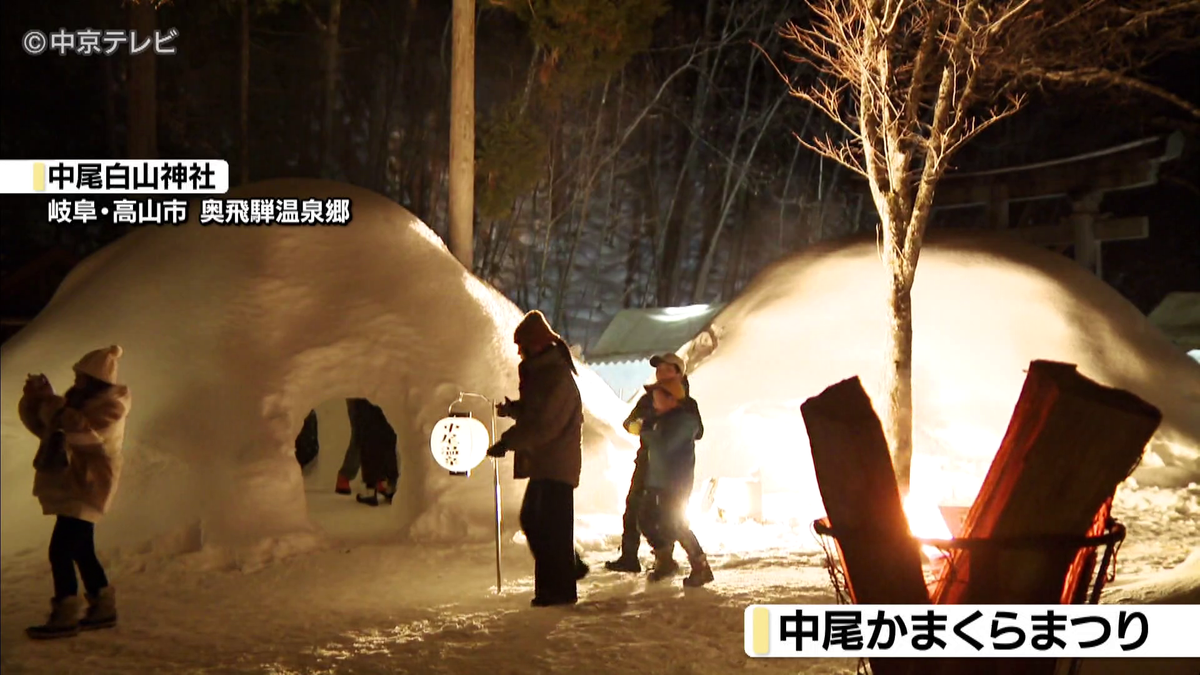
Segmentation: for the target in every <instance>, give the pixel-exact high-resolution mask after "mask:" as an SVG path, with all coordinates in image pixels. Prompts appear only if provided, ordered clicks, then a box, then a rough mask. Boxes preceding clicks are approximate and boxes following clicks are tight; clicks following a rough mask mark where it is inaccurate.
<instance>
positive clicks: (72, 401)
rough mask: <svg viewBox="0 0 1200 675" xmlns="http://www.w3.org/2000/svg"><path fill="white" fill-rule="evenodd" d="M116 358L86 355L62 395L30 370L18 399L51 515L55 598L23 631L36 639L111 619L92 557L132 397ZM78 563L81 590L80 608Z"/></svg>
mask: <svg viewBox="0 0 1200 675" xmlns="http://www.w3.org/2000/svg"><path fill="white" fill-rule="evenodd" d="M120 358H121V348H120V347H118V346H116V345H113V346H111V347H107V348H104V349H97V350H95V351H92V352H89V353H87V354H85V355H84V357H83V358H82V359H80V360H79V362H78V363H76V364H75V367H74V370H75V384H74V386H72V387H71V388H70V389H68V390H67V391H66V393H65V394H64V395H62V396H59V395H58V394H56V393H55V392H54V388H53V387H52V386H51V385H50V381H49V380H48V379H46V377H45V376H44V375H30V376H29V379H27V380H26V382H25V390H24V394H23V395H22V396H21V401H20V403H19V404H18V406H19V413H20V416H21V421H22V422H23V423H24V424H25V427H26V428H27V429H29V431H30V433H32V434H33V435H35V436H37V437H38V438H39V439H40V441H41V444H40V446H39V448H38V452H37V456H36V457H34V460H33V465H34V470H35V473H34V479H33V494H34V496H35V497H37V498H38V501H39V502H41V505H42V513H44V514H45V515H48V516H56V520H55V524H54V533H53V534H52V535H51V537H50V569H51V573H52V574H53V577H54V598H53V599H51V611H50V617H49V619H47V621H46V623H44V624H42V625H40V626H32V627H30V628H28V629H26V633H27V634H28V635H29V637H31V638H34V639H48V638H58V637H70V636H72V635H77V634H78V633H79V631H80V630H91V629H97V628H109V627H112V626H114V625H116V622H117V608H116V596H115V595H114V592H113V588H112V587H111V586H110V585H109V584H108V577H107V576H106V575H105V573H104V568H103V566H101V565H100V561H99V560H98V559H97V558H96V547H95V539H94V536H95V526H96V523H98V522H99V521H100V520H101V519H102V518H103V516H104V514H105V513H107V512H108V508H109V506H110V505H111V504H112V499H113V496H114V495H115V494H116V491H117V483H118V479H119V478H120V475H121V446H122V443H123V441H124V437H125V418H126V416H127V415H128V413H129V406H130V395H129V388H128V387H125V386H123V385H120V384H117V383H116V381H117V362H118V359H120ZM76 566H78V567H79V575H80V576H81V577H82V578H83V585H84V590H85V591H86V592H87V596H86V600H87V610H86V612H84V609H83V601H82V600H81V599H80V598H79V583H78V580H77V579H76V576H75V568H76ZM81 614H82V615H83V616H82V617H81V616H80V615H81Z"/></svg>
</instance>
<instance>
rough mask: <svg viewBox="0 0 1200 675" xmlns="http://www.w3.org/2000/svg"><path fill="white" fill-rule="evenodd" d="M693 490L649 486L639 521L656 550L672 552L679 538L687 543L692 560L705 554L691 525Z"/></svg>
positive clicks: (657, 552)
mask: <svg viewBox="0 0 1200 675" xmlns="http://www.w3.org/2000/svg"><path fill="white" fill-rule="evenodd" d="M688 497H690V493H687V492H683V491H681V490H679V491H668V490H656V489H653V488H651V489H647V490H646V492H645V496H644V497H643V498H642V505H641V506H642V508H641V513H640V514H639V518H638V524H639V525H640V526H641V528H642V532H644V533H645V534H646V541H648V542H650V547H651V548H653V549H654V552H655V554H656V555H657V554H668V553H670V552H671V551H673V550H674V548H675V542H679V545H680V546H681V547H683V550H684V551H685V552H686V553H687V556H688V560H689V561H691V562H695V561H696V560H698V559H699V558H700V556H702V555H704V550H703V549H702V548H700V540H698V539H696V535H695V533H693V532H692V529H691V527H689V526H688V521H687V505H688Z"/></svg>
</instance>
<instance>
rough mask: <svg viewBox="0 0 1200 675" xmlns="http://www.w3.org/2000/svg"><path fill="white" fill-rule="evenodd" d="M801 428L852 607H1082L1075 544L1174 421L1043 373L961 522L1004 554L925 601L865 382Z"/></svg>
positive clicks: (970, 668) (1062, 368)
mask: <svg viewBox="0 0 1200 675" xmlns="http://www.w3.org/2000/svg"><path fill="white" fill-rule="evenodd" d="M801 414H802V415H803V416H804V422H805V425H806V427H807V429H808V434H809V440H810V445H811V448H812V454H813V465H814V467H815V469H816V476H817V483H818V485H819V486H820V490H821V497H822V499H823V500H824V502H825V507H826V512H827V514H828V516H827V520H828V522H829V524H830V526H831V528H832V530H833V532H834V534H835V537H836V538H837V541H838V545H839V551H840V556H841V564H842V567H843V570H844V572H845V575H846V578H847V580H848V585H849V587H850V588H849V590H850V597H851V600H852V601H853V602H856V603H860V604H922V603H928V602H930V601H931V600H932V601H933V602H934V603H938V604H1053V603H1065V602H1079V601H1081V600H1082V599H1083V598H1084V597H1085V594H1086V593H1087V590H1088V589H1087V585H1088V583H1087V582H1088V580H1089V579H1090V578H1091V576H1092V574H1093V571H1094V569H1095V566H1096V553H1095V549H1094V548H1091V549H1082V550H1081V548H1080V547H1078V545H1077V542H1078V540H1079V539H1080V538H1083V537H1086V536H1095V535H1098V534H1100V533H1102V532H1103V531H1104V528H1105V524H1106V522H1107V520H1108V517H1109V511H1110V509H1111V504H1112V497H1113V494H1114V493H1115V492H1116V488H1117V486H1118V485H1119V484H1120V483H1121V482H1122V481H1123V480H1125V478H1126V477H1128V475H1129V474H1130V472H1132V470H1133V468H1134V467H1135V466H1136V465H1137V463H1138V461H1140V459H1141V457H1142V454H1143V452H1144V450H1145V447H1146V444H1147V443H1148V442H1149V440H1150V438H1151V436H1153V434H1154V432H1155V430H1156V429H1157V428H1158V425H1159V423H1160V422H1161V420H1162V415H1161V413H1160V412H1159V411H1158V410H1157V409H1156V408H1155V407H1154V406H1152V405H1150V404H1149V403H1146V402H1145V401H1143V400H1141V399H1140V398H1138V397H1137V396H1135V395H1133V394H1131V393H1129V392H1126V391H1121V390H1118V389H1113V388H1109V387H1105V386H1102V385H1100V384H1098V383H1096V382H1094V381H1092V380H1090V379H1088V378H1086V377H1084V376H1083V375H1081V374H1080V373H1079V372H1078V371H1077V369H1076V367H1075V366H1073V365H1070V364H1064V363H1055V362H1050V361H1034V362H1033V363H1032V364H1030V367H1029V372H1028V376H1027V378H1026V381H1025V386H1024V388H1023V389H1022V391H1021V396H1020V399H1019V400H1018V402H1017V405H1016V409H1015V410H1014V413H1013V416H1012V420H1011V422H1010V423H1009V428H1008V430H1007V432H1006V434H1005V436H1004V440H1003V441H1002V442H1001V445H1000V449H999V451H998V452H997V454H996V458H995V459H994V460H993V462H992V465H991V469H990V470H989V472H988V475H987V478H986V479H985V480H984V483H983V486H982V488H981V489H980V491H979V495H978V497H977V498H976V500H975V503H974V504H973V505H972V506H971V508H970V510H969V511H968V513H967V516H966V518H965V520H964V522H963V528H962V538H963V539H965V540H988V541H990V542H991V543H992V545H986V546H981V547H977V548H964V549H958V550H952V551H951V553H950V555H949V556H948V557H947V558H946V560H945V561H944V563H943V569H942V570H941V573H940V574H939V575H938V576H937V580H936V581H935V583H934V584H933V586H932V588H930V589H929V590H928V592H927V589H926V585H925V581H924V577H923V573H922V568H921V558H920V552H919V547H918V543H917V542H916V541H915V540H914V539H913V538H912V535H911V533H910V532H909V527H908V522H907V519H906V518H905V515H904V509H903V505H902V502H901V498H900V493H899V489H898V487H897V484H896V480H895V475H894V473H893V470H892V465H891V458H890V456H889V453H888V448H887V443H886V441H885V440H884V437H883V430H882V426H881V425H880V422H879V418H878V417H877V416H876V415H875V411H874V410H873V409H872V407H871V402H870V399H869V397H868V396H867V394H866V392H865V391H864V390H863V388H862V384H861V382H859V380H858V378H852V379H849V380H845V381H843V382H839V383H837V384H835V385H833V386H831V387H829V388H828V389H826V390H825V391H824V392H822V393H821V394H820V395H819V396H816V397H814V398H812V399H809V400H808V401H806V402H805V403H804V405H802V406H801ZM1004 542H1010V543H1009V544H1005V543H1004ZM1031 542H1032V543H1031ZM1055 665H1056V662H1055V661H1054V660H1053V659H1013V660H1003V661H1002V660H999V659H969V660H968V659H962V660H943V661H930V660H924V661H916V660H912V659H872V661H871V667H872V670H873V672H874V673H875V674H876V675H893V674H907V673H917V672H921V673H931V674H932V673H942V674H945V675H950V674H951V673H1001V672H1003V673H1006V674H1011V675H1052V673H1053V672H1054V670H1055Z"/></svg>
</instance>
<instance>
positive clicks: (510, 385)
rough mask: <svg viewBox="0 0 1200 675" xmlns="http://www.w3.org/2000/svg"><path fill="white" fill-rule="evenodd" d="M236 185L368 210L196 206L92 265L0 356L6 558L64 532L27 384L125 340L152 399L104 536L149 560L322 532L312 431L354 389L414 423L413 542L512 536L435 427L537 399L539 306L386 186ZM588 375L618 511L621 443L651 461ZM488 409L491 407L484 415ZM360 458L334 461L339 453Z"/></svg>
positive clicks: (129, 373)
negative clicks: (44, 488)
mask: <svg viewBox="0 0 1200 675" xmlns="http://www.w3.org/2000/svg"><path fill="white" fill-rule="evenodd" d="M228 196H230V197H243V198H250V197H270V198H316V199H329V198H349V199H351V200H352V209H353V220H352V222H351V223H349V225H347V226H345V227H218V226H200V225H199V224H198V222H197V219H196V216H197V214H198V211H199V209H198V206H197V205H193V209H192V219H191V220H190V221H189V222H188V223H187V224H186V225H183V226H180V227H168V228H151V229H144V230H140V231H136V232H133V233H132V234H130V235H128V236H125V237H123V238H121V239H120V240H118V241H116V242H114V243H113V244H111V245H109V246H107V247H105V248H103V249H102V250H100V251H98V252H97V253H95V254H94V255H92V256H90V257H89V258H88V259H86V260H85V261H84V262H83V263H82V264H80V265H79V266H78V267H77V268H76V269H75V270H73V271H72V272H71V274H70V275H69V276H68V277H67V279H66V280H65V281H64V282H63V284H62V285H61V287H60V288H59V289H58V291H57V293H56V295H55V296H54V298H53V299H52V301H51V302H50V303H49V305H48V306H47V307H46V308H45V309H44V311H42V312H41V313H40V314H39V315H38V316H37V317H36V318H35V320H34V321H33V322H32V323H30V324H29V325H28V326H27V327H26V328H24V329H23V330H22V331H21V332H20V333H18V334H17V335H16V336H14V337H13V338H12V339H10V340H9V341H8V342H7V343H6V344H5V345H4V346H3V349H2V352H0V354H2V357H0V393H2V396H3V399H4V401H5V405H4V406H3V411H2V416H0V433H2V434H3V454H2V457H3V464H2V467H3V481H2V486H3V494H2V497H0V499H2V513H3V530H2V532H3V556H4V557H5V558H9V557H10V556H14V555H20V554H22V553H26V552H30V551H36V553H37V555H41V552H42V551H43V550H44V548H43V547H44V545H45V544H46V542H47V541H48V538H49V533H50V530H51V524H50V523H49V522H48V520H47V519H45V518H44V517H43V516H42V515H41V510H40V507H39V505H38V503H37V500H36V499H34V498H33V497H32V496H31V488H32V484H33V469H32V465H31V464H32V458H33V455H34V452H35V451H36V448H37V442H36V439H35V438H34V437H33V436H32V435H30V434H29V433H28V431H26V430H25V428H24V427H23V426H22V424H21V422H20V420H19V419H18V416H17V406H16V403H17V400H18V399H19V398H20V396H21V389H22V386H23V384H24V380H25V377H26V375H27V374H29V373H45V374H46V375H47V376H48V377H49V378H50V380H51V382H52V383H54V384H55V385H56V387H57V388H58V390H59V391H60V392H61V391H63V390H64V389H66V388H67V387H68V386H69V385H70V382H71V380H72V375H71V365H72V364H73V363H74V362H75V360H77V359H78V358H79V357H80V356H81V355H83V354H84V353H85V352H87V351H89V350H91V349H95V348H97V347H101V346H105V345H108V344H119V345H121V346H122V347H123V348H124V352H125V353H124V356H123V358H122V360H121V368H120V379H121V381H122V383H124V384H127V385H129V387H130V389H131V391H132V395H133V405H132V409H131V412H130V415H129V418H128V422H127V427H126V437H125V446H124V454H125V457H124V468H123V473H122V477H121V485H120V490H119V493H118V495H117V498H116V500H115V502H114V505H113V508H112V511H111V512H110V514H109V516H108V518H107V519H106V521H105V523H104V526H103V528H102V529H101V531H100V538H99V543H100V544H101V545H102V546H104V547H106V548H112V547H116V548H119V549H128V550H129V551H130V552H132V553H135V554H136V553H150V552H151V551H152V550H154V549H162V548H166V549H169V550H162V551H157V550H155V551H154V552H156V553H166V554H172V553H183V552H191V551H197V550H201V549H207V550H210V551H211V550H217V551H242V550H245V549H246V548H247V547H251V548H257V549H259V550H260V553H263V554H265V555H268V556H270V555H272V554H280V553H286V552H287V551H289V550H296V549H298V548H304V547H309V546H313V545H316V543H317V542H318V541H320V539H321V532H320V531H319V528H316V527H315V526H314V525H313V523H312V522H311V520H310V518H309V515H308V512H307V509H306V498H305V490H304V480H303V477H302V475H301V470H300V467H299V465H298V463H297V461H296V458H295V454H294V452H295V445H294V443H295V439H296V436H297V434H298V432H299V431H300V428H301V424H302V422H303V420H304V418H305V416H306V414H307V413H308V412H309V410H310V409H314V408H317V407H319V406H321V404H322V403H326V404H328V402H330V401H339V402H340V400H341V399H344V398H347V397H365V398H368V399H370V400H371V401H373V402H374V403H376V404H378V405H380V406H381V407H382V408H383V410H384V413H385V414H386V416H387V418H388V420H389V421H390V423H391V424H392V426H393V427H394V428H395V430H396V433H397V436H398V445H399V448H400V464H401V481H400V485H399V491H398V494H397V497H396V500H397V501H396V504H395V505H393V510H394V512H395V513H396V516H395V522H394V525H395V528H396V532H397V533H401V532H403V533H405V534H407V535H408V536H410V537H411V538H413V539H416V540H421V539H426V540H437V539H447V538H449V539H455V540H464V539H468V540H469V539H475V538H479V539H483V540H486V539H487V538H489V537H491V536H492V531H493V529H492V528H493V527H494V515H493V514H494V512H493V502H492V499H493V491H492V488H491V483H492V471H491V470H490V468H489V467H488V466H487V464H486V461H485V464H484V465H482V466H481V467H480V468H481V470H480V471H479V472H477V473H475V474H473V475H471V476H470V477H469V478H461V477H452V476H448V475H447V472H446V471H445V470H443V469H441V468H440V467H438V466H437V465H436V463H435V462H434V460H433V458H432V456H431V453H430V450H429V435H430V433H431V431H432V429H433V426H434V424H435V423H436V421H437V420H438V419H440V418H441V417H444V416H445V414H446V412H447V409H448V406H449V405H450V404H451V403H452V402H453V401H454V400H455V399H457V398H458V395H459V393H460V392H464V391H465V392H477V393H479V394H483V395H485V396H488V397H490V398H492V399H493V400H502V399H503V398H504V397H505V396H510V397H512V398H516V397H517V374H516V373H517V364H518V361H519V358H518V356H517V353H516V349H515V347H514V345H513V343H512V332H513V329H514V328H515V327H516V325H517V323H518V322H519V321H520V319H521V317H522V315H523V313H522V311H521V310H520V309H518V308H517V307H516V306H515V305H514V304H513V303H511V302H510V301H508V300H507V299H506V298H504V297H503V296H502V295H501V294H500V293H498V292H497V291H496V290H495V289H493V288H492V287H490V286H489V285H487V284H485V283H483V282H482V281H480V280H478V279H477V278H475V277H474V276H472V275H471V274H470V273H469V272H468V271H467V270H466V269H465V268H464V267H463V266H462V265H461V264H460V263H459V262H458V261H457V260H456V259H455V258H454V257H453V256H451V255H450V253H449V251H448V250H447V249H446V247H445V245H444V244H443V242H442V241H441V239H440V238H438V237H437V236H436V235H435V234H434V233H433V232H432V231H431V230H430V229H429V228H428V227H426V226H425V225H424V224H423V223H421V222H420V221H418V220H417V219H416V218H415V217H414V216H413V215H412V214H410V213H409V212H408V211H407V210H405V209H404V208H402V207H401V206H399V205H397V204H395V203H394V202H392V201H390V200H388V199H386V198H384V197H382V196H380V195H377V194H375V193H372V192H370V191H367V190H364V189H361V188H355V187H352V186H349V185H344V184H339V183H334V182H328V181H317V180H276V181H268V182H262V183H257V184H253V185H249V186H245V187H243V188H240V189H237V190H234V191H232V192H231V193H230V194H229V195H228ZM578 381H579V384H580V390H581V393H582V394H583V398H584V406H585V429H584V444H585V450H584V469H583V471H584V477H583V480H582V484H581V486H580V489H579V490H578V491H577V492H576V503H577V511H580V512H581V513H584V514H586V513H587V512H588V510H589V509H601V510H604V511H612V510H616V509H618V508H619V507H618V505H619V504H620V501H621V499H622V498H623V496H624V491H623V488H622V487H621V486H614V485H613V484H612V483H611V482H610V481H609V480H607V478H606V476H607V475H608V474H607V473H606V472H607V470H608V457H609V453H610V452H612V451H619V450H627V451H629V452H630V456H632V449H633V445H632V441H633V440H634V439H633V438H632V437H630V436H628V435H627V434H625V433H624V432H623V431H620V430H619V427H618V426H616V425H614V424H612V423H611V422H610V420H613V419H616V420H617V421H618V422H619V421H620V420H621V419H623V417H624V414H625V412H626V411H625V410H624V406H623V404H622V403H621V402H620V401H619V400H618V399H617V398H616V396H615V394H613V393H612V391H611V390H610V389H608V387H607V385H605V384H604V383H603V381H602V380H600V378H599V377H598V376H596V375H595V374H594V373H591V372H590V371H589V370H587V368H585V367H582V366H581V367H580V375H579V378H578ZM468 403H469V401H468ZM326 407H328V405H326ZM335 408H336V406H335ZM485 408H486V404H482V407H481V406H479V405H477V406H475V407H474V409H473V410H474V412H475V413H476V414H478V415H480V416H481V417H483V416H485V415H487V414H488V411H487V410H486V409H485ZM461 409H464V410H471V409H472V408H471V407H470V406H469V405H468V406H467V407H465V408H461ZM341 410H342V411H343V415H344V410H345V408H344V405H342V406H341ZM485 419H486V417H485ZM506 424H510V422H507V420H500V421H499V426H498V431H503V430H504V429H505V428H506ZM344 449H345V445H342V446H341V447H337V446H334V447H332V448H329V449H326V448H322V455H324V454H325V453H329V454H336V457H328V458H325V459H326V461H331V462H334V463H340V461H341V451H342V450H344ZM511 476H512V460H511V458H509V459H506V460H503V461H502V463H501V479H502V493H503V501H504V504H505V515H504V520H505V523H506V526H507V528H508V529H510V530H512V529H514V528H515V527H516V520H517V518H516V512H517V509H518V507H519V503H520V497H521V493H522V491H523V489H524V488H523V486H524V484H525V482H524V481H513V480H512V478H511ZM332 489H333V485H332V482H331V483H330V485H329V490H330V491H332ZM396 506H399V507H400V508H395V507H396ZM262 549H267V550H265V551H263V550H262Z"/></svg>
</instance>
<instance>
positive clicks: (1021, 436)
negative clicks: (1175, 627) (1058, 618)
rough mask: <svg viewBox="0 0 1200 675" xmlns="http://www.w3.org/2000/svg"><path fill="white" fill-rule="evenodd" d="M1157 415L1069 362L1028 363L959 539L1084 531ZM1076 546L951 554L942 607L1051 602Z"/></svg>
mask: <svg viewBox="0 0 1200 675" xmlns="http://www.w3.org/2000/svg"><path fill="white" fill-rule="evenodd" d="M1161 420H1162V413H1160V412H1159V411H1158V409H1157V408H1155V407H1154V406H1152V405H1150V404H1149V403H1146V402H1145V401H1143V400H1142V399H1140V398H1138V397H1137V396H1135V395H1133V394H1131V393H1129V392H1125V391H1121V390H1118V389H1112V388H1109V387H1104V386H1102V385H1100V384H1097V383H1096V382H1093V381H1092V380H1089V379H1088V378H1086V377H1084V376H1083V375H1080V374H1079V373H1078V371H1077V370H1076V367H1075V366H1073V365H1070V364H1064V363H1054V362H1050V361H1034V362H1033V363H1032V364H1030V367H1029V375H1028V377H1027V378H1026V380H1025V386H1024V388H1023V389H1022V391H1021V397H1020V399H1019V400H1018V401H1017V406H1016V409H1015V411H1014V413H1013V417H1012V421H1011V422H1010V424H1009V427H1008V431H1007V433H1006V434H1005V436H1004V440H1003V441H1002V442H1001V445H1000V450H999V452H997V453H996V458H995V460H993V462H992V466H991V469H990V470H989V471H988V475H987V478H985V479H984V482H983V486H982V487H981V488H980V491H979V496H978V497H977V498H976V500H975V503H974V504H973V505H972V507H971V511H970V512H969V513H968V514H967V518H966V521H965V523H964V526H963V532H964V536H965V537H967V538H978V539H996V538H1008V537H1030V536H1048V537H1055V536H1058V537H1062V536H1074V537H1081V536H1084V535H1086V534H1087V532H1088V531H1089V529H1090V528H1091V526H1092V524H1093V522H1094V521H1095V519H1096V516H1097V512H1099V511H1100V508H1101V506H1102V505H1103V504H1104V502H1105V501H1106V500H1107V499H1108V498H1109V497H1111V496H1112V494H1113V493H1114V492H1115V491H1116V488H1117V485H1119V484H1120V483H1121V482H1122V481H1124V480H1125V478H1126V477H1128V475H1129V474H1130V472H1132V470H1133V468H1134V467H1135V466H1136V465H1137V463H1138V461H1139V460H1140V459H1141V456H1142V453H1143V452H1144V451H1145V448H1146V444H1147V443H1148V442H1149V441H1150V438H1151V436H1153V435H1154V431H1155V430H1156V429H1157V428H1158V425H1159V423H1160V422H1161ZM1076 553H1077V551H1076V550H1074V549H1070V548H1063V549H1056V550H1033V549H1009V550H981V551H975V552H968V551H958V552H955V553H954V554H953V555H952V556H950V558H951V564H953V566H954V569H955V572H956V574H955V575H953V577H954V581H951V582H949V583H943V584H942V585H940V586H939V588H938V592H937V593H936V594H935V601H936V602H939V603H946V604H959V603H964V604H977V603H983V604H988V603H1002V604H1023V603H1032V604H1041V603H1057V602H1059V601H1060V600H1061V598H1062V591H1063V584H1064V580H1065V578H1066V574H1067V571H1068V569H1069V568H1070V566H1071V564H1072V562H1073V561H1074V560H1075V558H1076Z"/></svg>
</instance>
